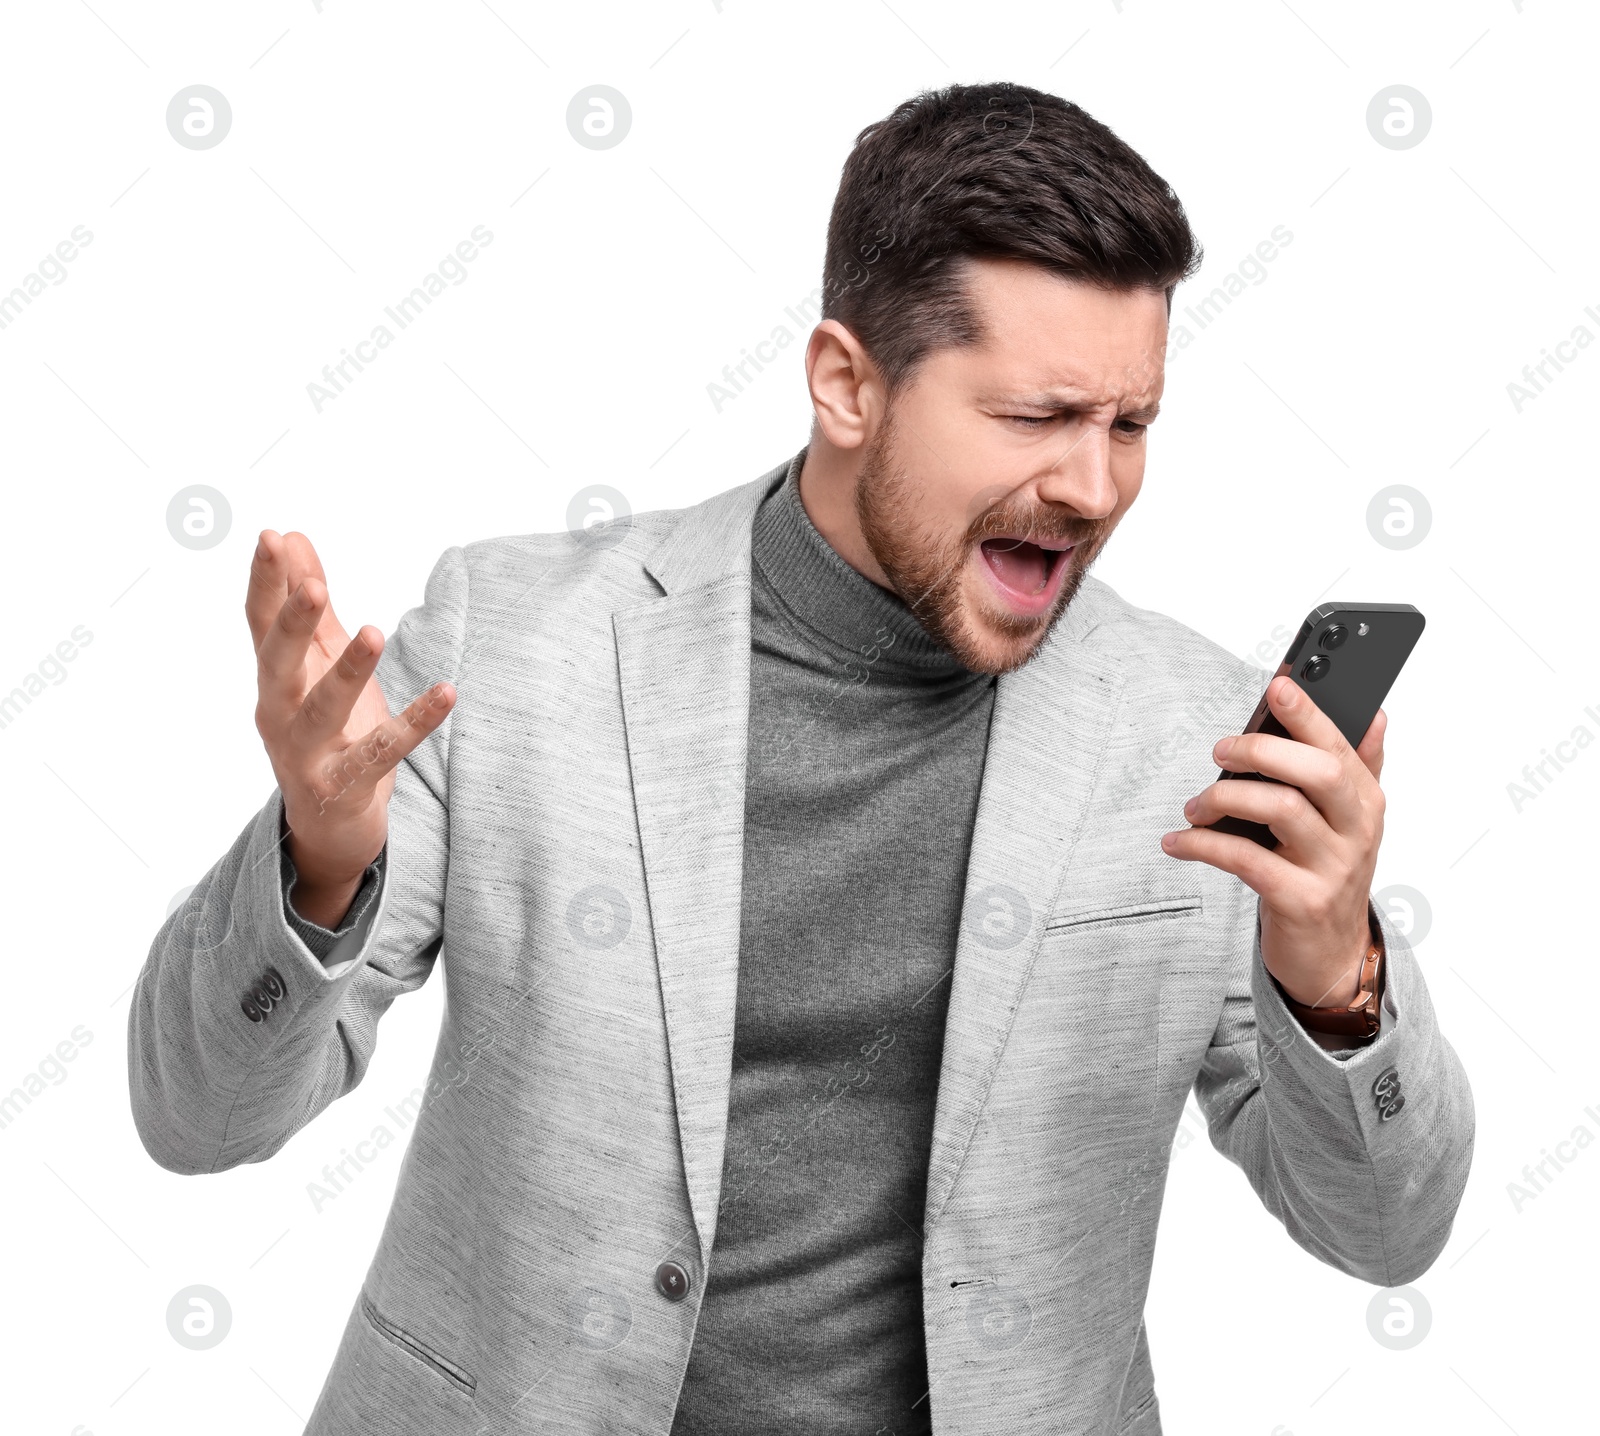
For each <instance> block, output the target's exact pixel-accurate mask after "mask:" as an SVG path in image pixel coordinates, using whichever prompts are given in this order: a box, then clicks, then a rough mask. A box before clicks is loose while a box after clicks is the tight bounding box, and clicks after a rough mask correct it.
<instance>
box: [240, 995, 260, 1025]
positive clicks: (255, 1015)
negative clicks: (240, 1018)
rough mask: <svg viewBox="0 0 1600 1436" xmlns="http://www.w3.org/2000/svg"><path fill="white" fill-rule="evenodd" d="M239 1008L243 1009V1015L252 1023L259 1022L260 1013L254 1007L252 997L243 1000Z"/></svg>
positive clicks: (258, 1009) (257, 1008)
mask: <svg viewBox="0 0 1600 1436" xmlns="http://www.w3.org/2000/svg"><path fill="white" fill-rule="evenodd" d="M239 1006H240V1007H241V1008H243V1009H244V1015H245V1016H246V1017H248V1018H249V1019H250V1020H251V1021H252V1022H260V1021H261V1020H262V1016H263V1014H262V1011H261V1009H260V1008H259V1007H257V1006H256V1003H255V999H254V998H253V997H247V998H245V1000H244V1001H243V1002H241V1003H240V1004H239Z"/></svg>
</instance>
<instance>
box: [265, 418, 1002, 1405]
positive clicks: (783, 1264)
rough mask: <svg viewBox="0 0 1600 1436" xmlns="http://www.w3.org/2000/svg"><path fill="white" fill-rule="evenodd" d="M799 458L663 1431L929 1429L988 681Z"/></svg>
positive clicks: (316, 932) (759, 636) (765, 618)
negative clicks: (728, 1032)
mask: <svg viewBox="0 0 1600 1436" xmlns="http://www.w3.org/2000/svg"><path fill="white" fill-rule="evenodd" d="M804 459H805V451H804V450H802V451H801V452H800V453H799V454H797V455H796V456H795V458H794V459H793V461H792V462H791V463H790V466H789V469H788V471H787V474H786V476H785V478H784V480H783V481H782V482H781V483H779V484H778V485H777V486H776V487H775V488H774V489H773V490H772V491H771V493H769V494H768V495H767V497H766V498H765V499H764V500H763V502H762V504H761V507H760V508H759V509H758V511H757V513H756V517H755V524H754V531H753V535H752V538H753V548H752V558H753V564H752V591H751V642H750V718H749V723H750V731H749V756H748V760H747V766H746V774H745V831H744V887H743V906H742V916H741V928H740V940H739V986H738V1001H737V1010H736V1015H735V1026H734V1052H733V1074H732V1090H731V1095H730V1098H729V1107H728V1130H727V1145H726V1149H725V1155H724V1158H723V1170H722V1197H721V1201H720V1204H719V1207H718V1214H717V1229H716V1238H715V1242H714V1245H713V1248H712V1253H711V1261H710V1264H709V1269H708V1276H707V1286H706V1291H705V1296H704V1298H703V1300H702V1304H701V1309H700V1316H699V1322H698V1325H697V1326H696V1329H695V1336H694V1344H693V1347H692V1349H691V1351H690V1355H689V1364H688V1369H687V1371H686V1373H685V1376H684V1382H683V1388H682V1392H681V1395H680V1398H679V1402H678V1410H677V1416H676V1418H675V1420H674V1422H673V1426H672V1436H724V1433H726V1434H727V1436H733V1433H737V1436H751V1433H759V1436H789V1433H793V1436H835V1433H845V1432H849V1433H851V1436H877V1433H881V1436H891V1433H892V1436H912V1433H919V1432H927V1431H930V1430H931V1422H930V1401H929V1399H928V1397H927V1392H928V1376H927V1362H926V1353H925V1351H924V1346H923V1325H922V1217H923V1204H924V1197H925V1189H926V1183H927V1169H928V1154H929V1150H930V1147H931V1145H932V1134H933V1116H934V1099H935V1097H936V1095H937V1092H938V1086H939V1064H940V1058H941V1055H942V1052H943V1045H944V1022H945V1011H946V1007H947V1005H948V1000H949V993H950V977H951V970H952V967H953V965H954V962H955V951H956V935H957V928H958V925H959V922H960V915H961V899H962V894H963V888H964V886H965V882H966V870H967V856H968V852H969V849H970V845H971V840H972V828H973V822H974V819H975V817H976V815H977V806H978V790H979V784H980V782H981V780H982V776H983V758H984V751H985V748H986V745H987V741H988V731H989V718H990V714H991V712H992V711H993V707H994V693H995V686H994V684H995V680H994V678H993V677H992V676H990V675H987V674H979V673H973V672H971V671H969V670H968V669H966V668H965V667H963V666H962V665H961V663H960V662H958V661H957V660H956V659H955V658H954V657H953V656H952V655H951V654H950V653H948V652H947V651H946V650H944V649H943V648H941V647H939V646H938V645H937V644H935V643H934V641H933V640H932V639H931V638H930V637H929V636H928V634H927V633H926V632H925V631H924V630H923V629H922V627H921V626H920V625H919V624H918V622H917V621H916V619H915V618H914V617H913V616H912V613H911V611H910V610H909V609H908V608H907V607H906V605H905V604H904V603H902V602H901V601H900V599H899V598H897V597H896V596H895V595H894V594H892V593H889V592H888V591H886V590H885V589H881V588H879V587H878V586H877V585H876V584H874V583H872V582H871V581H870V580H868V579H866V578H864V577H862V575H861V574H859V573H857V572H856V571H855V570H854V569H853V568H851V567H850V566H849V565H848V564H847V563H845V562H844V560H843V559H842V558H840V557H839V555H838V554H837V553H836V552H835V551H834V549H833V548H832V547H831V546H830V545H829V544H828V542H827V540H825V539H824V538H823V537H822V535H821V534H820V533H818V532H817V530H816V528H815V527H814V525H813V524H812V522H811V520H810V518H809V517H808V516H807V514H806V511H805V508H804V506H803V504H802V503H801V501H800V494H799V475H800V468H801V465H802V463H803V462H804ZM284 864H285V867H284V874H285V891H286V892H287V890H288V887H289V885H290V884H292V882H293V868H292V865H290V864H289V863H288V859H287V852H286V850H285V856H284ZM381 876H382V863H381V860H380V862H379V863H378V864H375V865H374V868H373V870H372V872H371V875H370V876H369V879H368V881H367V882H366V884H365V885H364V886H363V888H362V890H361V892H360V893H359V894H358V896H357V898H356V901H355V903H354V904H353V906H352V908H351V910H350V913H349V914H348V915H347V916H346V918H345V919H344V921H343V922H341V923H340V925H339V929H338V932H337V933H336V932H334V931H330V930H329V929H326V928H320V927H317V926H315V925H314V924H310V923H307V922H306V921H305V920H304V919H302V918H300V917H299V916H298V915H297V914H295V913H294V912H293V909H292V908H289V907H288V904H287V901H286V903H285V907H286V910H287V912H288V917H289V921H290V922H291V923H292V924H293V925H294V926H295V928H296V929H297V930H298V931H299V932H300V933H301V935H302V936H303V937H304V938H305V939H306V941H307V943H308V945H309V946H310V947H311V950H312V951H313V952H316V953H318V954H319V955H326V954H327V953H328V952H329V951H330V950H331V948H332V946H333V943H334V941H335V939H336V937H337V936H338V934H339V933H344V932H347V931H349V930H350V929H351V928H353V927H354V926H355V925H356V924H357V923H358V922H359V921H360V919H361V917H362V914H363V913H364V912H365V911H366V910H367V908H368V906H369V905H370V903H371V902H372V901H373V900H374V899H375V897H376V895H377V891H378V887H379V884H380V882H381Z"/></svg>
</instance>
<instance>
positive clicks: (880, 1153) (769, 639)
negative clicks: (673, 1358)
mask: <svg viewBox="0 0 1600 1436" xmlns="http://www.w3.org/2000/svg"><path fill="white" fill-rule="evenodd" d="M799 467H800V466H799V464H798V463H796V464H795V465H793V466H792V468H791V470H790V472H789V474H788V476H787V478H786V479H785V482H784V484H783V485H782V486H781V487H780V488H778V489H777V490H775V491H774V492H773V494H771V495H770V496H769V497H768V499H767V500H766V502H765V503H763V505H762V506H761V508H760V510H759V511H758V512H757V514H756V519H755V528H754V538H753V546H754V553H753V558H754V566H755V569H754V573H753V575H752V585H753V586H752V600H751V642H750V654H751V666H750V744H749V756H748V759H747V764H746V770H745V822H744V889H743V900H742V904H741V914H740V918H741V926H740V938H739V978H738V982H739V992H738V1006H737V1011H736V1016H735V1020H734V1034H733V1083H732V1093H731V1097H730V1102H729V1111H728V1136H727V1143H726V1148H725V1155H724V1158H723V1169H722V1199H721V1201H720V1202H719V1204H718V1213H717V1234H716V1242H715V1245H714V1246H713V1248H712V1252H711V1270H710V1277H709V1285H708V1287H707V1290H706V1295H705V1301H704V1303H703V1305H702V1306H701V1309H700V1321H699V1324H698V1326H697V1327H696V1328H695V1337H694V1346H693V1348H692V1349H691V1351H690V1353H689V1367H688V1371H687V1374H686V1375H685V1377H684V1385H683V1392H682V1395H681V1397H680V1399H679V1405H678V1412H677V1418H676V1420H675V1421H674V1423H673V1426H672V1430H673V1433H674V1436H748V1433H750V1432H761V1433H763V1436H788V1433H793V1436H834V1433H839V1436H843V1433H847V1432H848V1433H851V1436H856V1433H862V1432H867V1433H871V1432H874V1431H882V1430H887V1431H893V1432H895V1433H897V1436H913V1433H917V1432H926V1431H928V1430H930V1425H929V1411H930V1406H929V1402H928V1401H927V1399H926V1394H927V1390H928V1380H927V1372H926V1359H925V1355H924V1351H923V1335H922V1216H923V1200H924V1195H925V1190H926V1185H927V1175H928V1152H929V1147H930V1144H931V1142H932V1136H933V1113H934V1102H935V1099H936V1097H937V1095H938V1085H939V1063H940V1057H941V1055H942V1051H943V1044H944V1019H945V1010H946V1008H947V1006H948V1004H949V993H950V984H949V975H950V969H951V966H952V964H953V963H954V961H955V950H956V938H957V933H958V929H959V927H960V920H961V895H962V886H963V883H964V882H965V879H966V868H967V853H968V848H969V845H970V843H971V839H972V824H973V819H974V817H975V815H976V813H977V807H978V790H979V784H980V782H981V779H982V775H983V754H984V746H985V743H986V741H987V738H988V729H989V717H990V714H991V712H992V711H993V707H994V679H993V677H992V676H990V675H986V674H980V673H973V672H971V671H969V670H968V669H967V668H965V667H963V666H962V664H961V663H960V662H959V661H958V660H957V659H956V658H955V657H953V656H952V655H951V654H950V653H948V652H947V651H946V650H944V649H943V648H941V647H939V646H938V645H937V644H936V643H935V642H934V641H933V640H932V638H930V637H929V636H928V634H927V633H926V632H925V631H924V630H923V629H922V627H921V626H920V625H919V624H918V623H917V620H916V618H915V617H914V616H913V615H912V613H911V611H910V610H909V609H908V608H907V607H906V605H905V604H904V603H902V602H901V601H900V599H899V598H898V597H896V596H895V595H894V594H892V593H890V592H888V591H887V590H885V589H882V588H879V587H878V586H877V585H876V584H874V583H872V582H870V581H869V580H868V579H866V578H863V577H862V576H861V575H860V574H859V573H857V572H856V571H855V570H854V569H852V568H851V567H850V566H849V565H848V564H846V563H845V562H844V560H843V559H841V558H840V557H839V555H838V554H837V553H835V552H834V550H833V549H832V548H831V547H830V546H829V544H828V542H827V540H826V539H824V538H823V537H822V535H821V534H819V533H818V532H817V530H816V529H815V527H814V526H813V525H812V523H811V520H810V519H809V518H808V517H807V515H806V512H805V508H804V506H803V504H802V503H801V501H800V496H799V490H798V482H797V481H798V475H799Z"/></svg>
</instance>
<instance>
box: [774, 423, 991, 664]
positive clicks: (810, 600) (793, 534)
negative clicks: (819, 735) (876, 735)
mask: <svg viewBox="0 0 1600 1436" xmlns="http://www.w3.org/2000/svg"><path fill="white" fill-rule="evenodd" d="M808 447H809V446H808ZM805 457H806V449H801V450H800V452H799V453H798V454H796V455H795V456H794V458H793V459H791V460H790V461H789V468H788V470H787V472H786V473H785V475H784V477H783V480H782V482H780V483H779V484H778V485H777V486H776V487H775V488H773V489H772V490H771V491H770V492H769V493H768V494H767V495H766V497H765V498H763V499H762V501H761V506H760V507H759V508H758V509H757V510H756V515H755V521H754V526H753V529H752V534H751V540H752V547H751V558H752V561H753V563H754V565H755V568H756V570H757V572H758V573H759V575H760V576H761V578H763V579H765V580H766V583H767V585H768V586H769V587H770V589H771V590H772V591H773V593H774V594H775V595H776V597H777V598H778V600H779V601H780V603H781V604H782V606H783V608H784V609H785V611H786V612H787V613H788V615H789V616H790V618H791V619H793V620H794V621H795V622H797V623H798V624H799V625H800V626H801V627H803V628H804V629H805V630H806V631H807V633H808V634H809V636H810V637H811V638H812V639H813V640H814V641H816V642H818V643H819V644H820V645H821V646H822V647H823V648H824V649H825V650H826V651H827V652H828V653H829V654H830V656H832V657H833V658H834V659H835V660H836V661H843V660H845V659H847V658H854V659H856V660H857V661H858V662H859V661H862V658H861V655H868V656H869V657H870V655H871V654H872V650H874V649H876V650H877V656H876V657H875V658H871V663H870V667H871V671H872V672H873V673H874V674H876V675H877V676H878V677H880V678H893V679H895V680H897V681H900V682H909V683H934V682H938V683H946V682H949V681H950V680H951V679H954V678H960V677H965V678H969V679H972V680H974V681H981V682H991V681H993V675H992V674H986V673H974V672H972V670H970V669H969V668H967V667H966V666H965V665H964V664H963V663H962V662H961V661H960V660H959V659H958V658H956V656H955V655H954V654H952V653H951V652H950V651H949V650H948V649H946V648H945V647H943V646H942V645H941V644H939V643H936V642H935V641H934V639H933V638H932V637H931V636H930V635H929V633H928V632H927V630H926V629H924V628H923V627H922V625H921V624H920V623H919V622H918V621H917V619H916V616H915V615H914V614H913V613H912V612H911V610H910V609H909V608H907V607H906V605H905V603H904V602H903V601H902V600H901V599H900V597H899V596H898V595H897V594H894V593H891V592H890V591H889V590H888V589H885V588H880V587H879V586H878V585H877V584H875V583H873V582H872V580H871V579H869V578H867V577H866V576H865V575H863V574H860V573H857V572H856V570H855V569H853V568H851V567H850V565H849V564H848V563H846V562H845V561H844V559H843V558H841V557H840V556H839V554H838V552H837V551H836V550H835V549H834V547H833V545H832V544H830V543H829V542H828V541H827V539H825V538H824V537H823V536H822V534H821V533H820V532H818V530H817V527H816V525H815V524H813V523H812V522H811V516H810V515H809V514H808V513H806V509H805V504H804V503H803V502H802V501H801V498H800V470H801V468H802V466H803V465H804V463H805Z"/></svg>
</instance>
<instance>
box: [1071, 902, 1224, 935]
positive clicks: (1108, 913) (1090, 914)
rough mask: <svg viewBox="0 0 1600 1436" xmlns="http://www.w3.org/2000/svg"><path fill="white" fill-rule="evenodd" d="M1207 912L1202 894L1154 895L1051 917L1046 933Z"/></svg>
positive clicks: (1151, 920) (1158, 920)
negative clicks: (1147, 899) (1091, 925)
mask: <svg viewBox="0 0 1600 1436" xmlns="http://www.w3.org/2000/svg"><path fill="white" fill-rule="evenodd" d="M1202 911H1204V905H1203V904H1202V902H1201V900H1200V894H1199V893H1185V894H1182V895H1180V896H1177V897H1170V898H1152V899H1150V900H1149V901H1148V902H1138V903H1124V904H1122V905H1120V906H1118V907H1098V908H1085V909H1084V910H1083V911H1082V912H1068V913H1060V914H1058V915H1057V916H1055V917H1052V918H1050V919H1048V920H1047V921H1046V923H1045V925H1044V930H1045V931H1046V932H1058V931H1060V930H1061V929H1063V928H1069V927H1084V926H1086V925H1088V924H1091V923H1092V924H1094V925H1096V926H1102V925H1103V926H1110V925H1112V924H1116V925H1118V926H1122V925H1124V924H1132V923H1141V922H1160V921H1162V920H1163V919H1168V918H1176V917H1183V916H1185V915H1186V914H1190V913H1198V912H1202Z"/></svg>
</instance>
